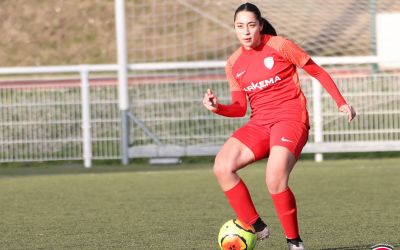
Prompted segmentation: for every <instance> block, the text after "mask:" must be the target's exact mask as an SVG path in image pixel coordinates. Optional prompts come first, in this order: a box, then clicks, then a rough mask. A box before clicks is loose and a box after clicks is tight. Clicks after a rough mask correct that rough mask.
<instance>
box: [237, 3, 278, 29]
mask: <svg viewBox="0 0 400 250" xmlns="http://www.w3.org/2000/svg"><path fill="white" fill-rule="evenodd" d="M241 11H249V12H253V13H254V15H255V16H256V19H257V20H258V21H259V22H260V24H262V26H263V28H262V30H261V34H268V35H272V36H276V35H277V33H276V30H275V28H274V27H273V26H272V24H271V23H270V22H268V21H267V19H265V18H263V17H262V16H261V11H260V10H259V9H258V8H257V6H255V5H254V4H252V3H244V4H242V5H240V6H239V7H238V8H237V9H236V11H235V15H234V17H233V21H235V20H236V15H237V13H239V12H241Z"/></svg>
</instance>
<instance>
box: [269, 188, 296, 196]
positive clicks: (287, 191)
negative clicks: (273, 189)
mask: <svg viewBox="0 0 400 250" xmlns="http://www.w3.org/2000/svg"><path fill="white" fill-rule="evenodd" d="M287 193H292V190H291V189H290V187H287V188H285V189H284V190H283V191H282V192H280V193H276V194H272V193H269V194H270V195H271V196H272V198H275V197H276V198H278V197H280V196H285V195H286V194H287Z"/></svg>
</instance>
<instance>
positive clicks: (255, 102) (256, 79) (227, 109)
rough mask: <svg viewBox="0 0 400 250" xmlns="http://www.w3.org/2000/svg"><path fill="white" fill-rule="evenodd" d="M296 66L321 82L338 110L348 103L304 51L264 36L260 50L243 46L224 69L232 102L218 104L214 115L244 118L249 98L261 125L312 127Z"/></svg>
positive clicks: (326, 74) (285, 40)
mask: <svg viewBox="0 0 400 250" xmlns="http://www.w3.org/2000/svg"><path fill="white" fill-rule="evenodd" d="M296 67H300V68H303V69H304V70H305V71H306V72H307V73H309V74H310V75H311V76H313V77H315V78H316V79H317V80H319V82H320V83H321V84H322V86H323V87H324V88H325V89H326V90H327V91H328V93H329V94H330V95H331V96H332V98H333V99H334V100H335V101H336V104H337V105H338V107H340V106H341V105H343V104H346V101H345V100H344V98H343V96H342V95H341V94H340V92H339V90H338V89H337V87H336V85H335V83H334V82H333V80H332V78H331V77H330V76H329V75H328V73H326V71H325V70H323V69H322V68H321V67H319V66H318V65H317V64H315V63H314V62H313V61H312V60H311V59H310V56H309V55H308V54H307V53H306V52H305V51H304V50H302V49H301V48H300V47H299V46H297V45H296V44H295V43H293V42H292V41H290V40H288V39H285V38H283V37H281V36H270V35H263V36H262V37H261V43H260V45H259V46H258V47H257V48H254V49H251V50H246V49H244V48H243V47H241V48H239V49H238V50H236V51H235V52H234V53H233V54H232V55H231V56H230V57H229V59H228V61H227V64H226V67H225V70H226V75H227V79H228V82H229V86H230V91H231V97H232V103H231V104H229V105H223V104H218V107H217V110H216V111H214V112H215V113H217V114H220V115H224V116H230V117H237V116H244V115H245V113H246V109H247V99H246V95H247V98H248V100H249V102H250V106H251V110H252V112H251V117H250V119H251V120H252V121H254V122H256V123H258V124H271V123H275V122H278V121H282V120H293V121H300V122H303V123H305V124H306V125H309V121H308V113H307V109H306V106H307V105H306V98H305V96H304V94H303V92H302V91H301V88H300V81H299V77H298V74H297V70H296Z"/></svg>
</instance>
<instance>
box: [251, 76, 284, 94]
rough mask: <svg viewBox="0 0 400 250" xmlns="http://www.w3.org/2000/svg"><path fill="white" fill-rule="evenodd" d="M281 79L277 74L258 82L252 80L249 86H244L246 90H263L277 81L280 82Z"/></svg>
mask: <svg viewBox="0 0 400 250" xmlns="http://www.w3.org/2000/svg"><path fill="white" fill-rule="evenodd" d="M280 80H281V78H280V77H279V76H275V77H271V78H270V79H268V80H262V81H260V82H257V83H253V82H252V83H251V84H250V85H249V86H247V87H245V88H244V91H246V92H250V91H253V90H257V89H259V90H261V89H263V88H266V87H268V86H270V85H272V84H275V83H277V82H279V81H280Z"/></svg>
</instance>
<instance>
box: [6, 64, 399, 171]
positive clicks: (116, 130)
mask: <svg viewBox="0 0 400 250" xmlns="http://www.w3.org/2000/svg"><path fill="white" fill-rule="evenodd" d="M324 63H326V62H324ZM223 64H224V63H223V62H214V63H209V64H202V65H203V66H199V64H196V63H195V64H193V65H191V64H190V63H186V64H179V65H171V64H146V65H145V64H143V65H130V66H129V69H130V71H129V72H130V76H129V85H128V86H129V87H128V92H129V100H130V109H129V111H130V115H129V117H130V118H131V123H130V126H129V127H130V138H129V143H130V146H131V147H130V151H129V153H130V157H180V156H185V155H188V156H194V155H213V154H215V153H216V152H217V150H218V149H219V147H220V146H221V145H222V144H223V143H224V141H225V140H226V139H227V138H228V137H229V136H230V134H231V133H232V132H233V131H234V130H235V129H237V128H238V127H239V126H241V125H242V124H243V123H245V122H246V120H247V119H248V116H246V117H244V118H234V119H232V118H225V117H221V116H217V115H215V114H213V113H211V112H209V111H207V110H206V109H205V108H203V107H202V105H201V99H202V96H203V93H204V91H205V90H206V89H207V88H212V89H213V90H214V91H215V92H216V93H217V94H218V96H219V98H220V100H221V102H228V101H229V99H230V97H229V96H230V95H229V90H228V86H227V83H226V80H225V76H224V72H223V68H222V66H223ZM204 65H208V66H207V67H206V66H204ZM116 71H117V67H116V65H105V66H102V65H97V66H95V65H94V66H70V67H42V68H18V69H16V68H0V74H1V75H2V78H1V82H0V162H15V161H49V160H85V165H86V166H90V161H91V160H92V159H118V158H120V157H121V148H120V139H121V138H120V137H121V134H120V125H121V122H120V119H121V118H120V113H119V108H118V85H117V80H116V77H115V73H116ZM100 73H101V74H103V75H101V74H100ZM104 73H107V74H108V75H107V76H104ZM27 74H29V75H27ZM42 74H46V75H48V74H52V75H51V76H47V77H44V76H42ZM66 74H68V75H67V76H66ZM22 75H23V77H24V79H21V76H22ZM39 75H40V79H39ZM332 76H333V78H334V80H335V81H336V83H337V84H338V86H339V89H340V90H341V91H342V93H343V95H344V96H345V97H346V99H347V100H348V101H349V102H350V103H351V104H352V105H353V106H354V107H355V108H356V110H357V112H358V117H357V118H356V120H355V121H354V122H353V123H352V124H348V123H347V121H346V117H345V116H344V115H342V114H340V113H339V112H338V111H337V107H336V104H335V103H334V101H333V100H332V99H331V97H330V96H329V95H328V94H327V93H326V92H325V91H321V89H320V85H319V83H316V82H314V83H313V80H312V79H311V78H309V77H307V76H303V77H302V79H301V82H302V89H303V92H304V93H305V95H306V97H307V99H308V110H309V113H310V123H311V131H310V132H311V133H310V137H309V143H308V144H307V145H306V147H305V149H304V152H308V153H324V152H359V151H361V152H363V151H398V150H400V72H396V71H391V72H383V73H382V72H381V73H370V72H367V73H366V72H362V73H357V74H354V73H351V74H350V73H345V74H343V73H341V74H332ZM5 77H7V79H6V78H5ZM16 79H17V80H16Z"/></svg>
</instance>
